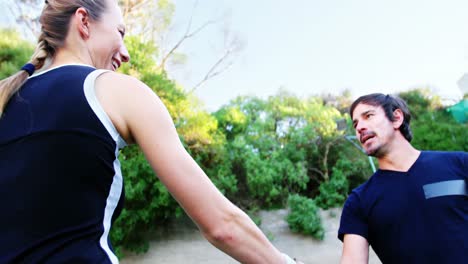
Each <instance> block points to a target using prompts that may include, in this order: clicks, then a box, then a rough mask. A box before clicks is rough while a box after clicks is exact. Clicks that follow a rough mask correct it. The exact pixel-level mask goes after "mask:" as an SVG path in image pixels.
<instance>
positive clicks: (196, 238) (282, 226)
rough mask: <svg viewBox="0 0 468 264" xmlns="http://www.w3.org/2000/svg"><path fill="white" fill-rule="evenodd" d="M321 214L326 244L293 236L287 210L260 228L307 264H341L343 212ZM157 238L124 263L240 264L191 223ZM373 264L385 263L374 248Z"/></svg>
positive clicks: (266, 214)
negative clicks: (340, 237) (214, 245)
mask: <svg viewBox="0 0 468 264" xmlns="http://www.w3.org/2000/svg"><path fill="white" fill-rule="evenodd" d="M320 214H321V217H322V222H323V225H324V228H325V230H326V233H325V239H324V240H323V241H318V240H315V239H313V238H311V237H308V236H303V235H299V234H294V233H292V232H291V231H290V230H289V227H288V225H287V223H286V221H285V220H284V218H285V217H286V215H287V211H286V210H285V209H281V210H275V211H262V212H260V217H261V219H262V223H261V225H260V227H261V229H262V230H263V232H264V233H265V234H266V235H267V237H268V238H269V239H270V240H271V241H272V243H273V244H274V245H275V246H276V247H277V248H278V249H279V250H280V251H282V252H285V253H287V254H288V255H290V256H292V257H297V258H298V259H299V260H301V261H302V262H304V263H306V264H314V263H317V264H318V263H325V264H328V263H339V259H340V255H341V247H342V243H341V241H339V240H338V239H337V237H336V235H337V230H338V226H339V219H340V215H341V209H332V210H328V211H322V212H321V213H320ZM155 236H157V237H156V238H154V240H153V241H152V242H151V243H150V249H149V251H148V252H147V253H146V254H143V255H134V254H127V257H125V258H124V259H123V260H122V261H121V263H122V264H130V263H135V264H149V263H175V264H182V263H183V264H191V263H205V264H215V263H217V264H220V263H221V264H222V263H226V264H229V263H238V262H237V261H235V260H234V259H232V258H231V257H229V256H228V255H226V254H224V253H223V252H221V251H219V250H217V249H216V248H215V247H213V246H212V245H211V244H210V243H208V242H207V241H206V240H205V239H204V238H203V236H201V234H200V232H199V231H198V230H197V229H196V227H195V226H194V225H193V224H191V223H190V222H189V221H188V220H182V221H179V222H175V223H173V224H171V225H170V226H169V227H168V228H167V229H166V230H163V231H161V232H160V233H158V234H156V235H155ZM369 263H371V264H377V263H381V262H380V261H379V259H378V258H377V256H376V255H375V253H374V252H373V251H372V249H370V258H369Z"/></svg>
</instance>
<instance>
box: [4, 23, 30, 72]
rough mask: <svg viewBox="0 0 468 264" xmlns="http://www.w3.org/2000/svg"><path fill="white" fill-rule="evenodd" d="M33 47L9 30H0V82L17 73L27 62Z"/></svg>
mask: <svg viewBox="0 0 468 264" xmlns="http://www.w3.org/2000/svg"><path fill="white" fill-rule="evenodd" d="M33 51H34V46H33V45H32V44H31V43H30V42H27V41H25V40H23V39H21V37H20V35H19V34H18V33H17V32H16V31H14V30H11V29H0V80H1V79H5V78H7V77H8V76H10V75H12V74H14V73H16V72H18V71H19V70H20V69H21V67H22V66H23V65H24V64H25V63H27V62H28V61H29V58H30V57H31V55H32V54H33Z"/></svg>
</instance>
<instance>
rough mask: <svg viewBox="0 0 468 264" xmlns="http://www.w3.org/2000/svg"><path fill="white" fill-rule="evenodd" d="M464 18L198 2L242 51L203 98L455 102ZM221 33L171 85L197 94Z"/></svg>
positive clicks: (200, 16) (202, 41) (438, 11)
mask: <svg viewBox="0 0 468 264" xmlns="http://www.w3.org/2000/svg"><path fill="white" fill-rule="evenodd" d="M7 1H10V0H1V1H0V12H1V13H0V14H1V15H0V23H3V24H4V23H5V22H6V21H7V20H8V19H9V20H10V21H11V17H9V16H10V12H9V9H8V8H5V4H6V3H7ZM174 3H175V4H176V14H175V18H174V22H175V24H174V28H175V29H176V30H177V29H178V30H182V29H184V28H185V25H186V22H187V20H188V17H189V16H190V13H191V12H192V10H193V3H194V1H192V0H174ZM467 12H468V1H466V0H444V1H440V0H392V1H389V0H291V1H284V0H216V1H214V0H199V1H198V6H197V8H196V9H195V13H194V20H193V25H194V26H197V25H201V24H203V23H204V22H206V21H207V20H210V19H213V18H219V17H222V18H223V21H224V22H225V23H224V24H227V28H229V30H230V34H232V35H237V36H239V37H240V39H241V40H242V41H241V42H242V43H243V44H244V45H243V49H242V51H241V52H240V53H239V54H237V56H236V57H235V61H234V64H233V66H232V67H231V68H230V69H229V70H228V71H226V72H224V73H223V74H221V75H219V76H218V77H216V78H214V79H212V80H210V81H209V82H207V83H206V84H205V85H204V86H201V87H200V88H198V89H197V90H196V95H197V96H198V97H199V98H200V99H201V100H202V101H203V102H204V103H205V105H206V107H207V108H208V109H209V110H216V109H217V108H218V107H219V106H221V105H222V104H225V103H227V102H228V101H229V100H230V99H232V98H234V97H236V96H238V95H247V94H249V95H257V96H261V97H267V96H269V95H273V94H275V93H276V92H277V91H278V89H279V88H280V87H283V88H285V89H287V90H289V91H291V92H293V93H295V94H297V95H299V96H307V95H312V94H321V93H325V92H327V93H328V92H329V93H335V94H337V93H340V92H341V91H343V90H344V89H350V90H351V91H352V93H353V95H354V96H359V95H362V94H365V93H369V92H384V93H392V92H397V91H402V90H408V89H410V88H415V87H430V88H431V89H433V90H434V91H435V92H436V93H438V94H439V95H441V96H442V97H443V98H446V99H453V100H455V99H458V98H460V97H461V92H460V90H459V88H458V86H457V81H458V80H459V79H460V78H461V77H462V75H463V74H464V73H465V72H468V15H467V14H468V13H467ZM222 28H226V27H225V26H224V27H223V26H221V24H218V25H215V26H212V27H209V28H207V29H206V30H204V31H203V32H202V33H201V34H199V35H198V36H197V37H196V38H194V39H192V40H190V41H187V42H186V43H184V45H183V46H182V47H181V51H183V52H184V53H186V54H187V56H188V61H187V64H186V65H185V66H184V67H178V68H173V69H171V70H170V76H171V77H173V78H175V79H176V80H177V82H179V83H180V84H181V85H182V86H184V87H186V88H187V89H189V88H190V87H193V86H194V85H195V84H196V83H197V82H198V81H199V80H200V79H201V78H202V77H203V75H204V74H205V73H206V72H207V70H208V69H209V67H210V66H212V65H213V63H214V62H215V61H216V59H217V58H219V54H221V53H222V50H223V49H222V43H221V42H222V40H223V35H222V31H221V29H222ZM175 32H177V31H175ZM173 38H177V34H176V33H174V34H173Z"/></svg>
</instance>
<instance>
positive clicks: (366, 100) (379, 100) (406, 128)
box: [349, 93, 413, 142]
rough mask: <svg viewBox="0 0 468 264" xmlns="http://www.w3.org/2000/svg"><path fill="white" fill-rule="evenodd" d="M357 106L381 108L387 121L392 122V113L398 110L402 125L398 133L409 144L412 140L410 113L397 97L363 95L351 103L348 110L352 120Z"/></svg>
mask: <svg viewBox="0 0 468 264" xmlns="http://www.w3.org/2000/svg"><path fill="white" fill-rule="evenodd" d="M358 104H366V105H372V106H381V107H382V108H383V110H384V112H385V115H386V116H387V118H388V120H390V121H394V117H393V112H394V111H395V110H396V109H400V110H401V111H402V112H403V123H402V124H401V126H400V132H401V134H403V136H404V137H405V138H406V140H408V142H411V140H412V139H413V133H412V132H411V128H410V121H411V113H410V111H409V109H408V106H407V105H406V102H405V101H404V100H403V99H401V98H400V97H398V96H394V95H388V94H387V95H385V94H381V93H373V94H368V95H363V96H361V97H359V98H358V99H356V101H354V102H353V104H352V105H351V107H350V109H349V115H350V116H351V119H353V111H354V109H355V108H356V106H357V105H358Z"/></svg>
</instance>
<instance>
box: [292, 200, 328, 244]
mask: <svg viewBox="0 0 468 264" xmlns="http://www.w3.org/2000/svg"><path fill="white" fill-rule="evenodd" d="M288 205H289V210H290V212H289V214H288V216H287V217H286V221H287V222H288V225H289V228H290V229H291V230H292V231H294V232H297V233H302V234H306V235H311V236H312V237H314V238H316V239H319V240H323V238H324V235H325V231H324V229H323V226H322V221H321V219H320V215H319V214H318V210H319V209H318V207H317V205H316V204H315V202H314V200H312V199H310V198H307V197H303V196H300V195H297V194H295V195H291V196H289V198H288Z"/></svg>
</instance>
